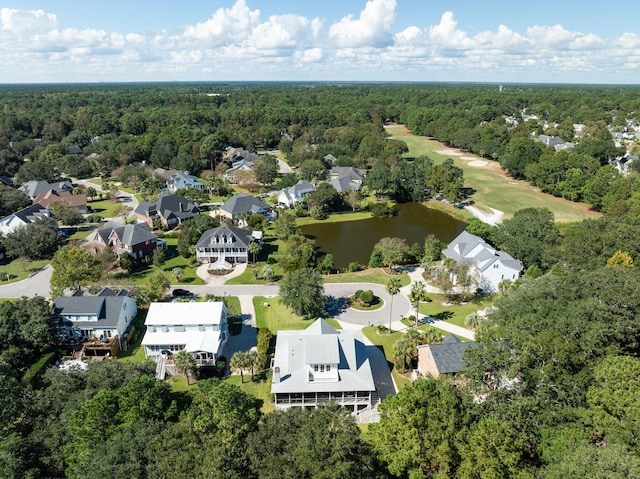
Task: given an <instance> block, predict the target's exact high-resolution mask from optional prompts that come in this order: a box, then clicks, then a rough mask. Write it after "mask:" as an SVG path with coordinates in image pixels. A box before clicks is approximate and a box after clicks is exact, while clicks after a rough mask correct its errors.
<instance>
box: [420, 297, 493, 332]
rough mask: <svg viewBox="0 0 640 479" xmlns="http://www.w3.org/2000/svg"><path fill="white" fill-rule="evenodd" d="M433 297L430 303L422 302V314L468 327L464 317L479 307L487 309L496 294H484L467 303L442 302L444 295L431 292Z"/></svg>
mask: <svg viewBox="0 0 640 479" xmlns="http://www.w3.org/2000/svg"><path fill="white" fill-rule="evenodd" d="M429 298H431V300H432V301H431V302H430V303H420V308H419V311H420V314H425V315H427V316H432V317H434V318H436V319H439V320H441V321H446V322H447V323H451V324H455V325H456V326H460V327H462V328H466V326H465V325H464V318H466V317H467V315H468V314H471V313H475V312H476V311H478V310H479V309H485V308H487V307H489V306H491V305H493V301H494V299H495V296H491V295H488V296H482V297H481V298H480V299H479V300H477V301H476V300H474V301H469V302H468V303H466V304H450V305H444V304H442V303H443V301H444V295H439V294H429Z"/></svg>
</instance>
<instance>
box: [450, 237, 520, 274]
mask: <svg viewBox="0 0 640 479" xmlns="http://www.w3.org/2000/svg"><path fill="white" fill-rule="evenodd" d="M442 255H443V256H444V257H445V258H453V259H454V260H456V261H458V262H460V261H464V260H468V261H471V262H472V263H473V264H474V266H475V267H476V268H477V269H478V270H480V271H481V272H482V271H485V270H486V269H487V268H489V266H491V265H492V264H493V263H494V262H496V261H497V260H500V261H501V262H502V263H503V264H504V265H505V266H509V267H512V268H515V269H518V270H522V265H521V263H520V261H518V260H517V259H514V258H513V257H512V256H511V255H510V254H509V253H505V252H504V251H497V250H496V249H495V248H494V247H492V246H491V245H489V244H488V243H487V242H485V241H484V240H483V239H482V238H480V237H479V236H475V235H472V234H471V233H468V232H467V231H466V230H465V231H463V232H462V233H460V234H459V235H458V236H457V237H456V238H455V239H454V240H453V241H451V243H449V246H447V247H446V249H445V250H444V251H443V252H442Z"/></svg>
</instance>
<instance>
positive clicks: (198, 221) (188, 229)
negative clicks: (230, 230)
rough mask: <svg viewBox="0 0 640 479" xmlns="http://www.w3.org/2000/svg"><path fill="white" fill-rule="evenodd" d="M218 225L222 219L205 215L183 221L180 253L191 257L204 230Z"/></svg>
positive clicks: (179, 243) (179, 240)
mask: <svg viewBox="0 0 640 479" xmlns="http://www.w3.org/2000/svg"><path fill="white" fill-rule="evenodd" d="M216 226H220V219H219V218H213V217H211V216H205V215H200V216H196V217H195V218H194V219H192V220H187V221H185V222H184V223H182V224H181V225H180V232H179V233H178V245H177V249H178V253H180V255H181V256H183V257H185V258H189V257H191V256H192V255H193V253H194V246H195V245H196V243H197V242H198V240H199V239H200V237H201V236H202V235H203V234H204V232H205V231H207V230H209V229H211V228H215V227H216Z"/></svg>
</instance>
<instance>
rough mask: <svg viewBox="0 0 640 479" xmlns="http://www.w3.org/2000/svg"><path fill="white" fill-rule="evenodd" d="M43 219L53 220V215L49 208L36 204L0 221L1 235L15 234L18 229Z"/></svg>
mask: <svg viewBox="0 0 640 479" xmlns="http://www.w3.org/2000/svg"><path fill="white" fill-rule="evenodd" d="M43 218H53V215H52V214H51V211H49V210H48V209H47V208H45V207H44V206H42V205H41V204H38V203H35V204H33V205H31V206H27V207H26V208H23V209H21V210H20V211H16V212H15V213H12V214H10V215H9V216H5V217H4V218H2V219H0V233H2V234H4V235H7V234H9V233H13V232H14V231H15V230H16V229H18V228H21V227H23V226H26V225H28V224H29V223H33V222H34V221H38V220H41V219H43Z"/></svg>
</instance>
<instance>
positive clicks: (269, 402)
mask: <svg viewBox="0 0 640 479" xmlns="http://www.w3.org/2000/svg"><path fill="white" fill-rule="evenodd" d="M257 378H258V376H257V377H256V380H251V379H250V378H249V375H248V374H245V375H244V382H242V381H241V377H240V376H239V375H237V376H236V375H233V376H229V377H228V378H227V379H225V381H228V382H230V383H231V384H235V385H237V386H240V389H242V390H243V391H244V392H246V393H247V394H250V395H251V396H253V397H255V398H258V399H262V407H261V408H260V410H261V411H262V412H263V413H265V414H266V413H269V412H272V411H274V410H275V406H274V405H273V396H272V395H271V379H270V378H267V379H261V380H257Z"/></svg>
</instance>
